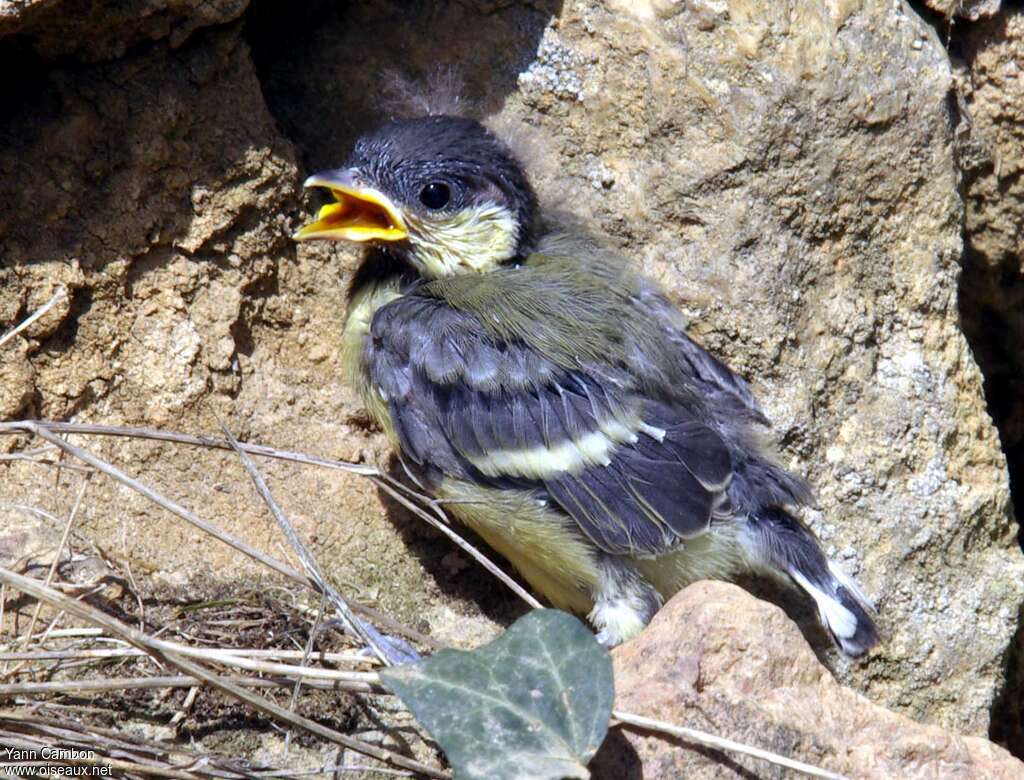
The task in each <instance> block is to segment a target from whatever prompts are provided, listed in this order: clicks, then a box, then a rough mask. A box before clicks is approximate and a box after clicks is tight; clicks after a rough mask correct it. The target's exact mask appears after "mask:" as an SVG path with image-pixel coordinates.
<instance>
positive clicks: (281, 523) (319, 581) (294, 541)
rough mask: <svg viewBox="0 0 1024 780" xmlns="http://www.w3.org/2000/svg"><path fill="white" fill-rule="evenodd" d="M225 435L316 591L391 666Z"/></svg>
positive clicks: (377, 639) (371, 631) (377, 637)
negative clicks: (318, 591)
mask: <svg viewBox="0 0 1024 780" xmlns="http://www.w3.org/2000/svg"><path fill="white" fill-rule="evenodd" d="M223 430H224V435H225V436H226V437H227V440H228V442H230V444H231V446H232V448H233V449H234V450H235V452H236V453H238V457H239V458H241V460H242V464H243V465H244V466H245V470H246V471H247V472H249V477H250V478H251V479H252V481H253V484H254V485H255V486H256V491H257V492H258V493H259V494H260V497H261V498H262V499H263V501H264V502H265V503H266V505H267V506H268V507H269V508H270V513H271V514H272V515H273V516H274V519H275V520H276V521H277V525H278V527H279V528H280V529H281V532H282V533H283V534H284V535H285V537H286V538H287V539H288V542H289V544H291V546H292V549H293V550H294V551H295V554H296V555H298V556H299V561H301V563H302V568H303V569H304V570H305V572H306V575H307V576H308V577H309V578H310V579H311V580H313V582H315V583H316V585H317V588H318V589H319V590H320V592H321V593H322V594H324V595H325V596H327V598H328V599H330V601H331V603H332V604H333V605H334V609H335V610H336V611H337V614H338V618H339V620H340V621H341V624H342V625H343V626H344V627H345V629H346V630H347V631H348V632H349V633H350V634H352V635H353V636H356V637H358V638H359V639H361V640H362V641H363V642H364V643H365V644H366V645H367V646H368V647H369V648H370V649H371V650H372V651H373V652H374V654H375V655H376V656H377V657H378V658H379V659H380V660H381V661H382V662H383V663H385V664H388V665H389V666H390V665H391V664H392V663H393V661H392V655H393V653H394V652H395V651H392V652H385V650H383V649H382V646H387V644H388V643H387V640H386V639H385V637H384V636H382V635H381V634H380V633H379V632H378V631H377V630H376V629H375V628H374V627H373V626H371V625H370V624H369V623H364V622H363V621H361V620H360V619H359V618H357V617H356V616H355V615H354V614H352V608H351V607H349V605H348V601H347V600H346V599H345V597H344V596H342V595H341V594H340V593H339V592H338V591H337V590H336V589H335V588H334V587H333V586H332V585H331V583H329V582H328V581H327V578H326V577H324V575H323V573H322V572H321V571H320V567H319V566H318V565H317V562H316V559H315V558H314V557H313V554H312V553H311V552H310V551H309V548H308V547H306V545H305V543H304V542H303V541H302V539H300V538H299V535H298V533H296V531H295V527H294V526H293V525H292V524H291V522H290V521H289V520H288V518H287V517H285V514H284V512H283V511H281V507H280V505H279V504H278V503H277V501H276V500H275V499H274V496H273V494H271V492H270V488H268V487H267V483H266V480H264V479H263V475H262V474H261V473H260V471H259V469H257V468H256V464H254V463H253V462H252V458H250V457H249V455H248V453H247V452H245V450H243V449H241V448H240V447H239V446H238V442H237V441H236V440H235V437H234V436H233V435H232V434H231V431H229V430H228V429H227V428H226V427H224V429H223ZM417 658H418V656H416V655H415V654H414V657H413V658H411V659H409V660H416V659H417Z"/></svg>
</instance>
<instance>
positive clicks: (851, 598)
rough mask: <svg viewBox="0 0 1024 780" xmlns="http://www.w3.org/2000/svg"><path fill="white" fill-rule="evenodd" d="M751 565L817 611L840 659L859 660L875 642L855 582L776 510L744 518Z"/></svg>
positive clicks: (799, 527) (807, 533) (875, 635)
mask: <svg viewBox="0 0 1024 780" xmlns="http://www.w3.org/2000/svg"><path fill="white" fill-rule="evenodd" d="M748 522H749V527H750V529H751V531H752V539H751V542H752V544H751V545H750V548H751V553H752V554H753V557H754V561H755V563H758V564H760V565H763V566H767V567H768V568H770V569H773V570H774V571H776V572H778V573H779V574H784V575H788V576H789V578H790V579H791V580H792V581H793V582H795V583H796V584H797V585H798V586H799V587H800V588H801V589H802V590H803V591H805V592H806V593H807V594H808V595H809V596H810V597H811V598H812V599H814V603H815V605H816V606H817V607H818V614H819V615H820V617H821V622H822V624H823V625H824V626H825V628H827V629H828V631H829V633H830V634H831V635H832V638H833V639H834V640H835V642H836V644H837V645H839V648H840V650H842V651H843V652H844V653H845V654H846V655H848V656H851V657H854V658H855V657H857V656H861V655H863V654H864V653H865V652H867V651H868V649H869V648H871V647H872V646H873V645H875V644H877V643H878V639H879V637H878V629H877V628H876V627H875V622H874V620H873V619H872V617H871V615H872V613H873V612H874V606H873V605H872V603H871V600H870V599H868V597H867V596H866V595H864V592H863V591H862V590H861V589H860V587H859V586H858V585H857V583H856V582H854V581H853V579H852V578H851V577H850V576H849V575H847V574H846V573H845V572H843V571H842V569H840V568H839V567H838V566H836V564H835V563H833V562H832V561H830V560H828V558H826V557H825V554H824V553H823V552H822V551H821V547H819V546H818V542H817V540H816V539H815V538H814V535H813V534H812V533H811V532H810V530H808V529H807V528H806V527H804V525H803V524H802V523H801V522H800V521H799V520H797V519H796V518H795V517H793V516H792V515H790V514H789V513H788V512H786V511H785V510H783V509H781V508H778V507H771V508H767V509H763V510H760V511H759V512H757V513H755V514H752V515H751V516H750V517H749V518H748Z"/></svg>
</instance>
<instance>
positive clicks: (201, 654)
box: [0, 634, 377, 666]
mask: <svg viewBox="0 0 1024 780" xmlns="http://www.w3.org/2000/svg"><path fill="white" fill-rule="evenodd" d="M50 636H51V637H52V636H53V634H51V635H50ZM190 654H191V655H192V657H193V658H202V659H206V658H209V659H212V660H219V659H221V658H223V657H225V656H238V657H241V658H277V659H281V660H284V659H291V660H312V661H319V662H321V663H345V664H374V663H376V662H377V660H376V659H375V658H368V657H366V656H365V655H362V654H361V653H357V652H347V653H326V652H316V651H314V652H312V653H311V654H310V655H309V656H308V657H307V656H306V653H305V651H304V650H274V649H262V648H261V649H249V648H236V647H215V648H208V647H203V648H199V647H193V648H191V649H190ZM147 655H148V653H146V652H144V651H142V650H139V649H138V648H135V647H109V648H106V647H104V648H91V649H85V650H30V651H28V652H17V653H4V652H0V661H34V662H37V661H81V660H89V659H109V658H139V657H146V656H147ZM306 665H308V664H305V663H304V664H303V666H306Z"/></svg>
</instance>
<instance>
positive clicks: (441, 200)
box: [420, 181, 452, 209]
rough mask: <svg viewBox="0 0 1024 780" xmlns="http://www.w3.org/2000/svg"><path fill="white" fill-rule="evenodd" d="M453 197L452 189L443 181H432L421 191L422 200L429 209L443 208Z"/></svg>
mask: <svg viewBox="0 0 1024 780" xmlns="http://www.w3.org/2000/svg"><path fill="white" fill-rule="evenodd" d="M451 198H452V191H451V190H450V189H448V185H447V184H445V183H444V182H443V181H432V182H430V184H428V185H427V186H426V187H424V188H423V189H422V190H421V191H420V201H421V202H422V203H423V205H424V206H426V207H427V208H428V209H443V208H444V207H445V206H447V205H448V201H449V200H451Z"/></svg>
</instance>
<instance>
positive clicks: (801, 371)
mask: <svg viewBox="0 0 1024 780" xmlns="http://www.w3.org/2000/svg"><path fill="white" fill-rule="evenodd" d="M721 8H722V6H720V4H714V3H692V4H689V3H688V4H666V3H619V4H616V5H615V7H614V9H613V10H606V9H604V8H602V7H600V6H598V5H597V4H588V3H579V4H573V5H567V6H566V7H565V8H564V9H563V13H562V15H561V17H560V19H559V20H558V21H557V22H556V23H554V24H552V25H550V26H549V28H548V29H547V31H546V32H545V35H544V37H543V44H542V47H541V48H542V50H543V51H558V52H559V54H558V57H557V58H554V59H552V57H551V56H550V55H546V56H545V58H544V65H545V67H555V68H556V69H557V70H559V73H560V75H559V76H558V78H557V79H556V78H555V77H554V76H549V77H546V80H545V81H543V82H541V81H538V80H536V79H529V80H527V81H526V82H525V83H524V82H523V81H522V80H521V81H520V84H519V87H520V90H519V93H518V94H517V95H516V97H515V99H514V100H511V101H508V102H507V104H506V105H507V107H506V109H505V113H506V114H513V115H515V116H517V117H519V118H521V119H522V120H523V121H525V122H527V123H529V124H531V125H533V126H536V127H539V128H540V129H541V131H543V133H545V134H546V135H547V137H548V138H550V139H551V142H550V143H551V146H552V150H551V153H552V156H553V157H554V158H555V159H557V160H558V163H559V165H560V172H561V173H560V175H563V176H565V177H567V178H568V179H569V180H570V182H571V184H569V185H564V186H565V190H566V191H567V192H569V193H570V201H569V202H570V204H571V207H572V208H573V209H575V210H577V211H580V212H583V213H587V214H591V215H593V217H594V218H595V220H596V221H597V222H598V223H599V224H600V226H601V228H602V229H603V230H604V231H605V232H607V233H608V234H609V235H611V236H612V237H613V238H614V240H615V241H616V242H617V243H618V244H619V245H620V246H621V247H622V248H623V249H626V250H627V251H631V252H633V253H634V254H635V255H637V256H638V257H639V259H640V260H641V261H642V262H643V264H644V267H645V269H646V270H647V271H648V272H649V273H651V274H653V275H654V276H656V277H658V278H660V279H661V280H662V281H663V283H664V284H665V285H666V286H667V288H668V289H669V291H670V293H671V295H672V296H673V297H674V299H675V300H676V301H678V302H679V304H680V305H681V306H682V307H683V308H684V310H685V311H686V312H687V313H688V314H689V315H690V316H691V323H692V324H691V330H692V332H693V333H694V334H695V335H696V336H697V337H698V338H700V339H701V340H702V341H703V342H704V344H705V345H707V346H708V347H709V348H710V349H712V350H713V351H714V352H715V353H717V354H719V355H721V356H723V357H724V358H725V359H726V360H728V362H729V363H730V364H731V365H733V366H734V367H735V368H737V369H738V370H739V371H741V372H742V373H743V374H744V375H745V376H747V377H748V378H749V379H750V380H751V381H752V382H753V384H754V386H755V389H756V391H757V393H758V395H759V396H760V397H761V398H762V400H763V401H764V403H765V406H766V408H767V411H768V414H769V417H771V418H772V419H774V420H775V422H776V424H777V427H778V430H779V433H780V436H781V439H782V442H783V454H784V459H785V461H786V462H788V463H789V464H790V465H791V466H792V467H793V468H794V469H796V470H797V471H800V472H803V473H806V474H807V475H808V476H809V477H810V479H811V481H812V483H813V484H814V485H815V487H816V489H817V492H818V495H819V498H820V504H821V511H820V513H819V512H811V513H808V516H807V519H808V521H809V522H810V524H811V525H812V526H813V527H814V528H815V529H816V530H817V532H818V533H819V535H820V536H821V538H822V539H823V541H824V543H825V545H826V547H827V548H828V549H829V551H830V553H831V554H832V555H833V556H835V557H837V558H838V559H839V560H840V561H841V563H842V564H843V565H844V566H845V567H846V568H847V569H848V570H849V571H850V573H851V574H854V575H856V576H857V577H858V578H859V579H860V581H861V582H862V583H863V584H864V585H865V587H866V589H867V591H868V593H869V594H870V595H871V596H872V597H873V598H875V599H876V600H877V602H878V604H879V607H880V612H881V625H882V631H883V635H884V636H885V640H884V644H883V646H882V650H881V652H880V653H879V654H877V655H875V656H873V657H872V660H871V661H870V662H869V663H868V664H867V665H865V666H862V667H856V668H852V669H851V668H847V667H846V666H845V665H844V664H843V662H842V661H841V660H837V661H836V671H837V674H839V676H840V678H841V679H842V680H843V681H844V682H847V683H849V684H851V685H853V686H854V687H856V688H858V689H859V690H861V691H862V692H865V693H866V694H867V695H868V696H870V697H871V698H872V699H873V700H874V701H877V702H879V703H883V704H885V705H887V706H891V707H895V708H897V709H899V710H901V711H902V712H905V713H907V714H911V715H913V716H914V717H917V718H925V719H929V720H932V721H934V722H937V723H940V724H942V725H944V726H946V727H949V728H954V729H957V730H963V731H966V732H967V733H974V734H984V733H986V732H987V729H988V726H989V711H990V709H991V707H992V703H993V701H994V699H995V697H996V696H997V695H998V693H999V691H1000V690H1001V687H1002V684H1003V669H1004V663H1005V658H1004V654H1005V651H1006V648H1007V645H1008V643H1009V641H1010V638H1011V637H1012V636H1013V634H1014V631H1015V629H1016V623H1017V608H1018V605H1019V604H1020V603H1021V600H1022V597H1024V588H1022V580H1024V576H1022V575H1024V560H1022V556H1021V553H1020V550H1019V548H1018V546H1017V541H1016V536H1017V526H1016V524H1015V522H1014V520H1013V515H1012V511H1011V507H1010V500H1009V498H1010V497H1009V492H1008V486H1007V476H1006V465H1005V461H1004V458H1003V454H1002V452H1001V451H1000V447H999V441H998V438H997V435H996V431H995V429H994V428H993V426H992V425H991V422H990V420H989V418H988V416H987V414H986V409H985V404H984V399H983V397H982V390H981V376H980V374H979V372H978V370H977V368H976V366H975V365H974V363H973V360H972V358H971V355H970V351H969V349H968V346H967V344H966V342H965V340H964V337H963V335H962V333H961V332H960V327H959V312H958V310H957V306H956V292H957V283H958V277H959V264H958V261H959V257H960V252H961V239H960V234H959V222H960V217H961V205H960V202H959V198H958V195H957V185H958V181H957V170H956V164H955V160H954V148H953V127H952V126H951V122H950V116H949V110H948V105H949V102H948V101H949V90H950V87H951V84H952V73H951V69H950V65H949V61H948V59H947V57H946V55H945V52H944V50H943V48H942V46H941V43H940V41H939V40H938V39H937V37H936V35H935V33H934V31H933V30H932V29H931V28H930V27H929V26H928V25H927V24H925V23H923V22H922V20H921V19H920V18H919V17H918V16H916V15H915V14H914V13H913V12H912V11H911V10H910V9H909V8H907V7H904V6H900V5H894V4H890V3H885V2H866V3H863V4H859V5H857V6H852V5H849V6H842V7H841V8H840V7H836V6H831V5H824V4H823V5H821V6H819V5H817V4H809V3H780V4H774V5H772V6H770V7H768V6H765V5H764V4H752V3H744V2H734V3H730V4H729V7H728V13H725V12H724V11H722V10H721ZM555 60H557V63H556V64H552V63H553V62H555ZM531 67H532V65H531V66H529V67H527V68H526V69H524V72H526V73H529V72H530V68H531ZM573 77H577V78H578V79H579V83H578V86H576V87H574V90H575V91H576V92H578V93H579V94H578V95H577V94H573V95H568V94H565V90H564V89H562V88H561V87H559V86H557V84H563V85H564V84H570V83H572V84H576V82H575V81H574V79H573ZM550 84H555V85H556V86H546V85H550ZM580 96H582V100H581V99H580ZM598 166H601V167H602V168H603V169H606V170H608V171H610V172H611V178H612V179H613V183H612V185H611V186H610V187H607V188H605V187H603V186H602V187H601V188H594V187H593V186H592V184H591V181H592V176H593V172H594V171H595V169H596V168H597V167H598ZM547 178H549V179H550V178H554V177H553V175H552V174H548V175H547ZM564 204H565V201H564V200H563V205H564ZM964 626H971V627H972V628H971V630H969V631H965V630H964V629H963V627H964Z"/></svg>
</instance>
